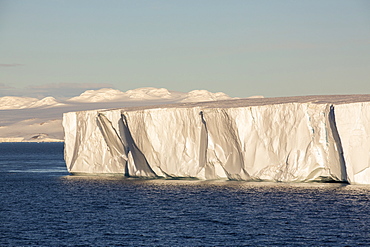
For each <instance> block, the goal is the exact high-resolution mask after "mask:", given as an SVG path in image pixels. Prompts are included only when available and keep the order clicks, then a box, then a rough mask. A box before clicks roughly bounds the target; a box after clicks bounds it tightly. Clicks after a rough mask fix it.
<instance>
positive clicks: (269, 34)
mask: <svg viewBox="0 0 370 247" xmlns="http://www.w3.org/2000/svg"><path fill="white" fill-rule="evenodd" d="M100 87H112V88H116V89H119V90H122V91H127V90H129V89H134V88H139V87H158V88H161V87H164V88H167V89H170V90H175V91H183V92H188V91H191V90H194V89H206V90H209V91H211V92H219V91H221V92H224V93H227V94H229V95H230V96H235V97H247V96H251V95H264V96H266V97H272V96H293V95H312V94H362V93H364V94H369V93H370V1H367V0H351V1H347V0H325V1H322V0H306V1H295V0H289V1H288V0H280V1H274V0H269V1H268V0H260V1H249V0H228V1H226V0H223V1H219V0H196V1H194V0H187V1H176V0H173V1H170V0H168V1H157V0H151V1H149V0H148V1H141V0H135V1H133V0H132V1H125V0H121V1H118V0H109V1H95V0H74V1H59V0H54V1H50V0H32V1H26V0H0V96H4V95H10V94H12V95H22V96H28V95H31V94H39V95H45V96H46V95H48V94H50V95H53V96H63V95H64V96H69V95H73V94H79V93H81V92H82V91H84V90H85V89H96V88H100Z"/></svg>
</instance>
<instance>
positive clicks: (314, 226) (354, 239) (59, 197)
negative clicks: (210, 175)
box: [0, 143, 370, 246]
mask: <svg viewBox="0 0 370 247" xmlns="http://www.w3.org/2000/svg"><path fill="white" fill-rule="evenodd" d="M369 199H370V186H358V185H356V186H355V185H345V184H329V183H310V184H303V183H296V184H286V183H251V182H238V181H197V180H163V179H157V180H140V179H127V178H122V177H101V176H95V177H87V176H86V177H80V176H70V175H69V174H68V172H67V171H66V169H65V164H64V161H63V144H61V143H0V246H361V245H362V246H369V245H370V203H369Z"/></svg>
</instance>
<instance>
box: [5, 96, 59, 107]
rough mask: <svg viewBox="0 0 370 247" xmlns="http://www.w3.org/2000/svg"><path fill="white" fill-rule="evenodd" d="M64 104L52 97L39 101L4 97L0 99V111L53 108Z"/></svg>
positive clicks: (27, 98)
mask: <svg viewBox="0 0 370 247" xmlns="http://www.w3.org/2000/svg"><path fill="white" fill-rule="evenodd" d="M62 105H64V104H62V103H60V102H58V101H57V100H56V99H55V98H53V97H46V98H43V99H41V100H39V99H37V98H29V97H14V96H5V97H1V98H0V110H13V109H25V108H36V107H54V106H62Z"/></svg>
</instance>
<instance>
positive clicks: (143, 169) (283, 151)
mask: <svg viewBox="0 0 370 247" xmlns="http://www.w3.org/2000/svg"><path fill="white" fill-rule="evenodd" d="M63 127H64V130H65V160H66V165H67V168H68V171H69V172H70V173H73V174H86V173H88V174H102V173H103V174H121V175H122V176H131V177H173V178H179V177H185V178H198V179H225V178H226V179H231V180H254V181H260V180H263V181H281V182H306V181H333V182H348V183H357V184H370V95H336V96H304V97H286V98H256V99H234V100H222V101H213V102H201V103H179V104H172V105H161V106H157V107H156V106H150V107H131V108H122V109H112V110H93V111H82V112H69V113H65V114H64V116H63Z"/></svg>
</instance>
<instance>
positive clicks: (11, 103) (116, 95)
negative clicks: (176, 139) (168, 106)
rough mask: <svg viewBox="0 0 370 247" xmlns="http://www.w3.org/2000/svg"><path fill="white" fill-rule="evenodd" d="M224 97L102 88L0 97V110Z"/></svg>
mask: <svg viewBox="0 0 370 247" xmlns="http://www.w3.org/2000/svg"><path fill="white" fill-rule="evenodd" d="M225 99H231V97H230V96H228V95H227V94H225V93H221V92H219V93H212V92H209V91H207V90H193V91H190V92H188V93H183V92H177V91H169V90H167V89H165V88H153V87H145V88H137V89H133V90H128V91H126V92H122V91H120V90H117V89H112V88H102V89H98V90H87V91H85V92H83V93H82V94H80V95H79V96H76V97H72V98H70V99H67V100H57V99H55V98H54V97H51V96H49V97H45V98H43V99H37V98H31V97H16V96H5V97H0V110H9V109H26V108H36V107H57V106H66V105H68V104H73V103H99V102H127V101H143V100H148V101H153V100H155V101H160V100H165V101H175V102H194V101H214V100H225Z"/></svg>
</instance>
